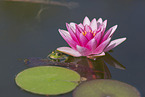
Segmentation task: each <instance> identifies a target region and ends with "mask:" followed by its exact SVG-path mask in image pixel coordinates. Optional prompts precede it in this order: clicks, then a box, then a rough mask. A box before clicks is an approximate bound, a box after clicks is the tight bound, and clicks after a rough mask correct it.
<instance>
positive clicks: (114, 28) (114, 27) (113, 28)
mask: <svg viewBox="0 0 145 97" xmlns="http://www.w3.org/2000/svg"><path fill="white" fill-rule="evenodd" d="M117 26H118V25H115V26H113V27H112V30H111V33H110V35H109V37H112V35H113V33H114V32H115V30H116V29H117Z"/></svg>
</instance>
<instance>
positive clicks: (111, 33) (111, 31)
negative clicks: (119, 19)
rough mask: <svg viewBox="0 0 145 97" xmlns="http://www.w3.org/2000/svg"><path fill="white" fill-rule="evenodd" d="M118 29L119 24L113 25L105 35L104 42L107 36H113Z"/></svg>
mask: <svg viewBox="0 0 145 97" xmlns="http://www.w3.org/2000/svg"><path fill="white" fill-rule="evenodd" d="M116 29H117V25H115V26H113V27H111V28H110V29H109V30H108V31H107V32H106V34H105V35H104V37H103V39H102V42H103V41H105V40H106V39H107V38H109V37H111V36H112V35H113V33H114V32H115V30H116Z"/></svg>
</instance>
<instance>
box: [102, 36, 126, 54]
mask: <svg viewBox="0 0 145 97" xmlns="http://www.w3.org/2000/svg"><path fill="white" fill-rule="evenodd" d="M125 40H126V38H119V39H116V40H113V41H111V42H110V44H109V45H108V46H107V47H106V48H105V49H104V52H107V51H109V50H111V49H113V48H114V47H116V46H118V45H119V44H121V43H122V42H124V41H125Z"/></svg>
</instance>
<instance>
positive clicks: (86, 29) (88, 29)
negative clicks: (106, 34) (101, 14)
mask: <svg viewBox="0 0 145 97" xmlns="http://www.w3.org/2000/svg"><path fill="white" fill-rule="evenodd" d="M84 30H85V31H86V32H91V31H92V29H91V28H90V26H88V25H85V28H84Z"/></svg>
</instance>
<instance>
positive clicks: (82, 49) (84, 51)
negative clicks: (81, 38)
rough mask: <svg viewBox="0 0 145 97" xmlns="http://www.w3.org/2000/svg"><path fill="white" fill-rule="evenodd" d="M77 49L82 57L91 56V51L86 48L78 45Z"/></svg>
mask: <svg viewBox="0 0 145 97" xmlns="http://www.w3.org/2000/svg"><path fill="white" fill-rule="evenodd" d="M76 48H77V51H78V52H79V53H80V54H81V55H82V56H88V55H90V50H89V49H87V48H85V47H82V46H79V45H77V46H76Z"/></svg>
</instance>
